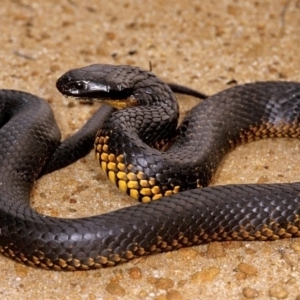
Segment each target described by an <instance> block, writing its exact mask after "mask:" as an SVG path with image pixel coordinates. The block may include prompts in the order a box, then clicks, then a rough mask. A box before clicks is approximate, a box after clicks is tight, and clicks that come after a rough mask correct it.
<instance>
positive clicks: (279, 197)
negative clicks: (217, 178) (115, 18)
mask: <svg viewBox="0 0 300 300" xmlns="http://www.w3.org/2000/svg"><path fill="white" fill-rule="evenodd" d="M56 86H57V88H58V90H59V91H60V92H61V93H62V94H63V95H64V96H66V97H73V98H75V99H78V100H81V101H98V102H101V103H102V104H103V106H102V107H101V108H100V109H99V111H98V112H97V113H96V114H95V115H94V116H93V117H92V118H91V119H90V120H89V121H88V122H87V123H86V125H85V126H83V128H82V129H81V130H79V132H78V133H76V134H75V135H74V136H71V137H70V138H68V139H66V140H64V141H61V134H60V130H59V129H58V126H57V124H56V121H55V117H54V113H53V111H52V109H51V107H50V105H49V104H48V103H47V102H46V101H45V100H43V99H41V98H39V97H38V96H35V95H32V94H30V93H27V92H24V91H17V90H0V127H1V129H0V251H1V253H2V254H4V255H6V256H8V257H10V258H12V259H14V260H16V261H18V262H21V263H23V264H25V265H29V266H34V267H40V268H44V269H50V270H66V271H75V270H89V269H96V268H102V267H109V266H115V265H118V264H120V263H124V262H127V261H129V260H131V259H133V258H137V257H141V256H144V255H150V254H155V253H162V252H165V251H171V250H177V249H180V248H182V247H189V246H193V245H200V244H205V243H210V242H214V241H274V240H278V239H282V238H296V237H299V236H300V230H299V229H300V219H299V215H300V196H299V195H300V183H299V182H293V183H274V184H230V185H219V186H210V185H209V184H210V182H211V179H212V178H213V176H214V175H215V172H216V170H217V167H218V165H219V164H220V162H221V160H222V159H223V157H224V156H225V155H226V153H228V152H229V151H231V149H234V148H235V147H236V146H238V145H240V144H242V143H247V142H251V141H255V140H258V139H262V138H268V137H269V138H270V137H271V138H272V137H293V138H299V136H300V126H299V121H300V83H298V82H291V81H261V82H259V81H258V82H252V83H246V84H241V85H236V86H234V87H229V88H227V89H224V90H222V91H220V92H218V93H216V94H213V95H211V96H209V97H207V98H206V99H205V100H203V101H202V102H200V103H199V104H197V105H196V106H195V107H193V108H192V109H191V110H190V111H189V112H188V113H187V114H186V116H185V117H184V119H183V121H182V122H181V123H180V124H179V125H178V117H179V105H178V102H177V99H176V97H175V94H174V92H173V91H175V92H176V90H177V91H179V92H183V93H184V92H185V91H187V93H189V92H190V90H189V89H188V88H187V90H184V89H180V87H179V88H178V87H177V86H176V85H173V86H172V85H168V84H166V83H164V82H163V81H162V80H161V79H159V78H158V77H157V76H156V75H155V74H154V73H153V72H151V71H146V70H143V69H141V68H138V67H133V66H125V65H121V66H115V65H105V64H94V65H90V66H87V67H83V68H78V69H72V70H70V71H68V72H66V73H65V74H63V75H62V76H61V77H60V78H59V79H58V80H57V83H56ZM172 89H173V91H172ZM191 94H192V93H191ZM92 147H94V149H95V156H96V160H97V161H98V163H99V166H100V168H101V169H102V172H104V173H105V174H106V175H107V177H108V178H109V180H110V181H112V182H113V183H114V184H115V185H116V186H117V187H119V188H120V189H121V190H122V191H123V192H125V193H127V194H128V195H129V196H131V197H133V198H134V199H137V200H139V201H140V202H142V203H140V204H137V205H133V206H130V207H126V208H122V209H119V210H116V211H112V212H108V213H105V214H102V215H95V216H90V217H84V218H77V219H76V218H75V219H67V218H56V217H51V216H46V215H43V214H40V213H38V212H36V211H35V210H34V209H32V208H31V206H30V193H31V191H32V188H33V184H34V182H35V181H36V180H37V179H38V178H40V177H41V176H43V175H45V174H47V173H50V172H53V171H55V170H58V169H60V168H62V167H64V166H66V165H68V164H70V163H72V162H73V161H75V160H76V159H78V158H79V157H81V156H83V155H85V154H87V153H88V152H89V151H90V149H91V148H92Z"/></svg>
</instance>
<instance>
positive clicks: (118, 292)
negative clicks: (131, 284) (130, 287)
mask: <svg viewBox="0 0 300 300" xmlns="http://www.w3.org/2000/svg"><path fill="white" fill-rule="evenodd" d="M106 291H107V292H108V293H110V294H111V295H114V296H124V295H125V289H124V288H123V287H121V286H120V285H119V284H118V283H116V282H110V283H109V284H108V285H107V286H106Z"/></svg>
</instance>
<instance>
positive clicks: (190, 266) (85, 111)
mask: <svg viewBox="0 0 300 300" xmlns="http://www.w3.org/2000/svg"><path fill="white" fill-rule="evenodd" d="M0 29H1V34H0V45H1V48H0V61H1V71H0V86H1V88H11V89H19V90H25V91H28V92H31V93H33V94H36V95H39V96H41V97H43V98H45V99H46V100H47V101H48V102H49V103H50V104H51V106H52V108H53V110H54V112H55V116H56V119H57V122H58V124H59V126H60V128H61V131H62V134H63V137H67V136H68V135H71V134H72V133H73V132H75V131H76V130H78V129H79V128H80V127H81V126H82V124H84V122H85V121H86V120H87V119H88V118H89V117H90V116H91V115H92V114H93V112H95V110H96V109H97V105H82V104H79V103H75V102H74V101H73V100H72V99H65V98H63V97H62V96H61V95H60V94H59V92H58V91H57V90H56V88H55V81H56V79H57V78H58V77H59V76H60V75H61V74H63V73H64V72H65V71H67V70H69V69H71V68H75V67H81V66H85V65H88V64H92V63H109V64H130V65H136V66H140V67H142V68H145V69H148V68H149V62H151V64H152V69H153V71H154V72H155V73H156V74H157V75H158V76H159V77H161V78H162V79H164V80H166V81H171V82H178V83H181V84H184V85H188V86H190V87H193V88H195V89H198V90H201V91H203V92H205V93H208V94H212V93H215V92H218V91H220V90H222V89H225V88H228V87H229V86H230V85H231V84H232V82H233V81H236V82H237V83H239V84H241V83H245V82H252V81H258V80H294V81H300V55H299V53H300V1H299V0H263V1H241V0H223V1H219V0H218V1H217V0H202V1H184V0H177V1H163V0H160V1H159V0H157V1H155V0H154V1H150V0H145V1H134V0H125V1H122V0H111V1H104V0H89V1H79V0H69V1H67V0H63V1H54V0H52V1H42V0H35V1H30V0H14V1H12V0H1V5H0ZM179 101H180V107H181V111H182V113H183V114H184V113H185V112H186V111H187V110H188V109H189V108H190V107H191V106H193V105H195V104H196V103H197V100H195V99H193V98H191V97H179ZM299 146H300V144H299V141H298V140H288V139H281V140H279V139H278V140H266V141H259V142H255V143H252V144H249V145H245V146H241V147H239V148H237V149H236V150H235V151H233V152H232V153H230V154H228V155H227V157H226V159H224V161H223V163H222V164H221V166H220V168H219V171H218V173H217V175H216V178H215V179H214V182H213V184H227V183H250V182H251V183H262V182H292V181H297V180H299V167H300V158H299ZM133 204H135V202H134V200H132V199H130V198H128V197H127V196H126V195H124V194H123V193H122V192H120V191H119V190H118V189H117V188H115V187H114V186H113V185H112V184H111V183H110V182H109V181H108V180H107V179H106V178H105V176H104V175H103V174H102V173H101V172H100V170H99V168H98V164H97V163H96V161H95V159H94V154H93V153H91V154H90V155H88V156H87V157H85V158H84V159H81V160H80V161H78V162H77V163H75V164H74V165H72V166H70V167H68V168H66V169H63V170H60V171H58V172H55V173H53V174H51V175H48V176H45V177H44V178H42V179H41V180H39V181H38V182H37V184H36V185H35V187H34V190H33V193H32V205H33V206H34V207H35V209H36V210H37V211H39V212H42V213H45V214H49V215H51V216H60V217H70V218H75V217H80V216H88V215H92V214H101V213H103V212H107V211H111V210H114V209H118V208H121V207H125V206H129V205H133ZM0 274H1V285H0V297H1V298H2V299H72V300H75V299H90V300H95V299H148V300H150V299H151V300H152V299H155V300H165V299H168V300H170V299H172V300H180V299H252V298H255V299H300V240H297V239H295V240H280V241H276V242H223V243H221V242H220V243H212V244H210V245H203V246H197V247H192V248H188V249H182V250H180V251H175V252H170V253H165V254H160V255H155V256H151V257H144V258H141V259H135V260H133V261H131V262H129V263H126V264H123V265H121V266H118V267H114V268H109V269H100V270H95V271H88V272H83V271H82V272H74V273H72V272H68V273H65V272H54V271H46V270H41V269H34V268H31V267H26V266H23V265H21V264H19V263H16V262H14V261H12V260H10V259H8V258H5V257H2V256H1V257H0Z"/></svg>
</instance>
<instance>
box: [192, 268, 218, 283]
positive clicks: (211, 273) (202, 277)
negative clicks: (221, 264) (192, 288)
mask: <svg viewBox="0 0 300 300" xmlns="http://www.w3.org/2000/svg"><path fill="white" fill-rule="evenodd" d="M219 273H220V269H219V268H216V267H211V268H207V269H204V270H202V271H200V272H197V273H194V274H193V275H192V276H191V280H192V282H193V283H199V284H201V283H202V282H211V281H213V280H214V278H215V277H216V276H217V275H218V274H219Z"/></svg>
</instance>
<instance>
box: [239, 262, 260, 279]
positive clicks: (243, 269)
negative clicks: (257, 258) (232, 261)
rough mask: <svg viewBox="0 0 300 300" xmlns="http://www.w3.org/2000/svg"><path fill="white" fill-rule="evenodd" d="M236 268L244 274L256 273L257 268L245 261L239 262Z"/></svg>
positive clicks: (251, 274)
mask: <svg viewBox="0 0 300 300" xmlns="http://www.w3.org/2000/svg"><path fill="white" fill-rule="evenodd" d="M238 270H239V271H240V272H242V273H244V274H246V275H249V276H253V275H256V274H257V269H256V268H255V267H253V266H252V265H249V264H246V263H240V264H239V265H238Z"/></svg>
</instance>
